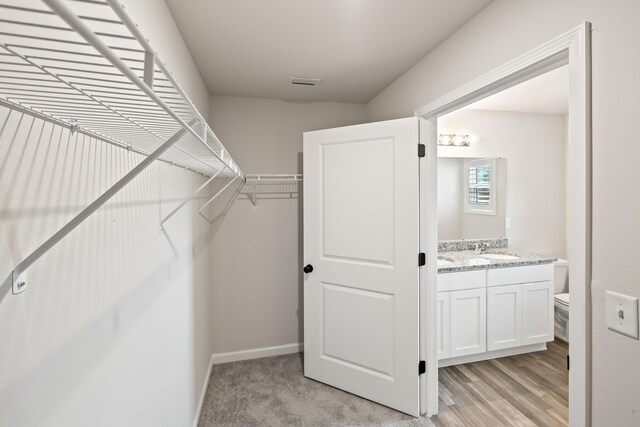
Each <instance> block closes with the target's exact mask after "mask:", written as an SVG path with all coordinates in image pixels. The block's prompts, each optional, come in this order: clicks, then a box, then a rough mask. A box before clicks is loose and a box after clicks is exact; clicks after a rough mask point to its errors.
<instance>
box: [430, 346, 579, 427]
mask: <svg viewBox="0 0 640 427" xmlns="http://www.w3.org/2000/svg"><path fill="white" fill-rule="evenodd" d="M568 351H569V348H568V345H567V344H566V343H564V342H563V341H560V340H557V339H556V341H555V342H551V343H549V344H548V350H547V351H541V352H537V353H529V354H523V355H518V356H512V357H504V358H500V359H494V360H487V361H484V362H476V363H469V364H466V365H457V366H450V367H447V368H441V369H440V410H439V414H438V415H437V416H435V417H432V418H431V422H433V424H435V425H436V426H473V427H479V426H487V427H489V426H491V427H493V426H501V425H504V426H566V425H568V419H569V408H568V406H569V403H568V394H569V371H567V369H566V365H567V360H566V357H567V354H568Z"/></svg>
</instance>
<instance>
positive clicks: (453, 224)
mask: <svg viewBox="0 0 640 427" xmlns="http://www.w3.org/2000/svg"><path fill="white" fill-rule="evenodd" d="M462 162H463V161H462V160H461V159H457V158H451V157H440V158H438V239H440V240H456V239H461V238H462V237H461V236H462V213H463V212H464V205H463V204H462V198H463V197H464V196H463V194H462V167H463V164H462Z"/></svg>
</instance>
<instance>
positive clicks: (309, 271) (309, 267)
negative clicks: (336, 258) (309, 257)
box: [302, 264, 313, 274]
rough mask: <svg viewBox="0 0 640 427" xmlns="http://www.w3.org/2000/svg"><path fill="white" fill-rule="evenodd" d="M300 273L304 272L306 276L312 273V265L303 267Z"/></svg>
mask: <svg viewBox="0 0 640 427" xmlns="http://www.w3.org/2000/svg"><path fill="white" fill-rule="evenodd" d="M302 271H304V272H305V273H307V274H309V273H311V272H312V271H313V265H311V264H307V265H305V266H304V268H303V269H302Z"/></svg>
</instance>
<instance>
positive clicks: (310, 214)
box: [304, 118, 419, 416]
mask: <svg viewBox="0 0 640 427" xmlns="http://www.w3.org/2000/svg"><path fill="white" fill-rule="evenodd" d="M418 163H419V159H418V120H417V119H416V118H409V119H400V120H391V121H387V122H380V123H370V124H365V125H358V126H348V127H343V128H336V129H327V130H321V131H315V132H306V133H305V134H304V260H305V261H304V262H305V264H307V265H306V266H305V269H306V271H311V269H313V271H312V272H309V273H305V284H304V373H305V375H306V376H307V377H309V378H313V379H315V380H318V381H321V382H324V383H326V384H329V385H332V386H334V387H337V388H340V389H343V390H346V391H348V392H351V393H354V394H357V395H359V396H362V397H365V398H367V399H370V400H373V401H375V402H378V403H381V404H383V405H386V406H389V407H392V408H395V409H397V410H400V411H402V412H406V413H408V414H411V415H414V416H418V415H419V387H418V363H419V360H418V359H419V357H418V351H419V335H418V332H419V330H418V329H419V323H418V322H419V267H418V250H419V247H418V245H419V241H418V238H419V235H418V234H419V230H418V226H419V224H418V209H419V206H418V205H419V198H418V196H419V194H418Z"/></svg>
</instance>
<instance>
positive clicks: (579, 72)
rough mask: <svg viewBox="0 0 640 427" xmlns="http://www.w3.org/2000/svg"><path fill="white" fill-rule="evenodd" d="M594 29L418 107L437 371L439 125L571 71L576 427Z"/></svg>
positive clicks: (425, 393) (430, 373)
mask: <svg viewBox="0 0 640 427" xmlns="http://www.w3.org/2000/svg"><path fill="white" fill-rule="evenodd" d="M589 52H590V24H589V23H584V24H583V25H581V26H580V27H578V28H576V29H574V30H572V31H570V32H568V33H566V34H563V35H562V36H560V37H558V38H557V39H555V40H552V41H551V42H549V43H547V44H545V45H543V46H541V47H540V48H538V49H536V50H534V51H531V52H529V53H528V54H526V55H524V56H522V57H520V58H518V59H516V60H514V61H512V62H510V63H508V64H506V65H505V66H503V67H500V68H498V69H496V70H494V71H493V72H491V73H489V74H487V75H485V76H483V77H481V78H480V79H478V80H476V81H474V82H471V83H470V84H468V85H466V86H464V87H462V88H460V89H458V90H456V91H454V92H451V93H449V94H448V95H445V96H443V97H442V98H439V99H437V100H435V101H434V102H432V103H430V104H428V105H426V106H424V107H422V108H420V109H419V110H417V111H416V115H417V116H419V117H421V118H422V120H421V141H422V143H424V144H425V145H426V151H427V153H433V155H427V158H426V161H425V162H423V164H422V166H421V188H422V189H423V190H422V191H421V195H422V196H421V212H422V214H421V215H422V217H421V223H422V226H421V233H420V234H421V236H420V238H421V248H422V249H423V250H424V251H425V252H426V253H427V268H426V269H423V271H422V272H421V301H420V303H421V313H424V316H423V317H422V318H421V330H422V331H425V333H423V334H421V344H420V346H421V348H420V350H421V357H424V358H425V359H426V361H427V366H428V367H435V366H437V365H438V355H437V324H438V322H437V290H438V289H437V253H438V247H437V242H438V222H437V218H438V200H437V170H438V165H437V156H436V155H435V153H436V152H437V142H438V135H439V130H438V118H440V117H442V116H444V115H445V114H447V113H450V112H452V111H455V110H458V109H460V108H462V107H465V106H467V105H469V104H471V103H473V102H476V101H479V100H481V99H483V98H486V97H488V96H490V95H493V94H496V93H498V92H501V91H503V90H505V89H508V88H510V87H513V86H515V85H517V84H519V83H521V82H524V81H527V80H530V79H532V78H534V77H537V76H540V75H542V74H544V73H546V72H548V71H551V70H554V69H557V68H559V67H562V66H568V69H569V111H570V114H569V115H568V119H567V129H568V132H567V134H568V138H567V139H568V150H567V159H568V162H567V166H568V170H569V173H568V175H567V197H568V205H567V236H568V238H567V254H568V258H569V259H571V260H572V264H571V281H572V287H571V288H570V298H571V306H570V314H569V317H570V318H571V319H572V322H571V323H570V330H569V337H570V342H571V346H572V358H571V370H570V373H569V384H570V391H569V402H570V404H569V418H570V425H571V426H585V425H589V424H590V412H591V410H590V390H591V386H590V369H591V361H590V336H591V334H590V301H589V296H590V292H589V289H590V285H591V283H590V282H591V280H590V279H591V225H590V224H591V216H590V215H591V208H590V206H591V158H590V155H591V148H590V146H591V139H590V137H591V132H590V129H591V128H590V119H591V117H590V58H589ZM421 390H422V393H421V410H422V412H423V413H426V414H427V415H428V416H431V415H435V414H437V413H438V370H437V369H427V375H426V376H424V377H423V378H422V379H421Z"/></svg>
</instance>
